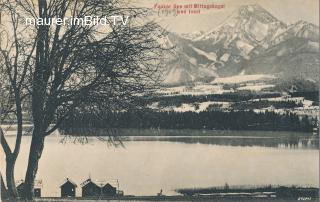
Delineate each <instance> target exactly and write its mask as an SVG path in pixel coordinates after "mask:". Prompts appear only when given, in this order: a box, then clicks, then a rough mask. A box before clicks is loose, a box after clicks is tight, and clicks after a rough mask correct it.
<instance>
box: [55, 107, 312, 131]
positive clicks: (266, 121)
mask: <svg viewBox="0 0 320 202" xmlns="http://www.w3.org/2000/svg"><path fill="white" fill-rule="evenodd" d="M316 122H317V120H316V119H315V118H309V117H308V116H304V117H302V118H299V117H298V116H297V115H296V114H294V113H286V114H278V113H275V112H272V111H266V112H261V113H256V112H254V111H253V110H249V111H230V112H223V111H204V112H200V113H196V112H183V113H181V112H174V111H169V112H155V111H151V110H146V111H127V112H117V113H112V114H110V113H109V114H104V113H100V114H90V113H75V114H74V115H73V116H70V117H69V118H68V119H66V120H65V122H64V123H63V124H62V125H61V129H62V130H65V131H68V130H70V131H71V130H72V128H85V127H87V128H139V129H150V128H156V129H209V130H214V129H216V130H266V131H305V132H309V131H312V129H313V128H314V127H315V126H316V125H315V124H316Z"/></svg>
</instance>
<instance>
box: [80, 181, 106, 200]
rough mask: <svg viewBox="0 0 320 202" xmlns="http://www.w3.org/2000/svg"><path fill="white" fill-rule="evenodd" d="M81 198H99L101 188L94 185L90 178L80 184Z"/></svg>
mask: <svg viewBox="0 0 320 202" xmlns="http://www.w3.org/2000/svg"><path fill="white" fill-rule="evenodd" d="M81 189H82V197H94V196H101V193H102V188H101V187H100V186H98V185H97V184H96V183H94V182H93V181H92V180H91V179H90V178H89V179H87V180H86V181H84V182H83V183H81Z"/></svg>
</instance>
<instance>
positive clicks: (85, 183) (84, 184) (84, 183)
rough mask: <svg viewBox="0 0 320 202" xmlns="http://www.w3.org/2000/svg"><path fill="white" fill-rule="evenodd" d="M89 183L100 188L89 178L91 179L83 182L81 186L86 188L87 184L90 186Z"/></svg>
mask: <svg viewBox="0 0 320 202" xmlns="http://www.w3.org/2000/svg"><path fill="white" fill-rule="evenodd" d="M89 183H92V184H94V185H96V186H98V187H100V186H99V185H97V184H96V183H95V182H93V181H92V180H91V178H89V179H87V180H85V181H84V182H82V183H81V184H80V185H81V187H84V186H86V185H87V184H89Z"/></svg>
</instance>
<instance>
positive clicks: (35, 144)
mask: <svg viewBox="0 0 320 202" xmlns="http://www.w3.org/2000/svg"><path fill="white" fill-rule="evenodd" d="M44 139H45V138H44V135H43V133H38V132H37V130H36V129H35V130H34V131H33V135H32V140H31V146H30V154H29V160H28V168H27V173H26V177H25V184H24V197H25V198H26V199H32V198H33V189H34V180H35V178H36V174H37V171H38V163H39V159H40V157H41V154H42V151H43V146H44Z"/></svg>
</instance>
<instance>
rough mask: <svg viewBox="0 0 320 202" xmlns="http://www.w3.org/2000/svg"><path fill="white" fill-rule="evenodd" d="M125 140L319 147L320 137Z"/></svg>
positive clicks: (131, 138)
mask: <svg viewBox="0 0 320 202" xmlns="http://www.w3.org/2000/svg"><path fill="white" fill-rule="evenodd" d="M124 141H166V142H179V143H186V144H210V145H224V146H262V147H276V148H289V149H318V148H319V138H317V137H315V136H311V137H298V136H294V137H252V136H250V137H249V136H245V137H240V136H214V137H208V136H192V137H189V136H174V137H172V136H160V137H159V136H149V137H146V136H131V137H125V138H124Z"/></svg>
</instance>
